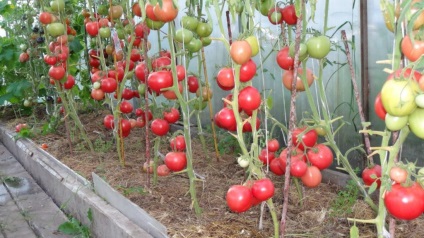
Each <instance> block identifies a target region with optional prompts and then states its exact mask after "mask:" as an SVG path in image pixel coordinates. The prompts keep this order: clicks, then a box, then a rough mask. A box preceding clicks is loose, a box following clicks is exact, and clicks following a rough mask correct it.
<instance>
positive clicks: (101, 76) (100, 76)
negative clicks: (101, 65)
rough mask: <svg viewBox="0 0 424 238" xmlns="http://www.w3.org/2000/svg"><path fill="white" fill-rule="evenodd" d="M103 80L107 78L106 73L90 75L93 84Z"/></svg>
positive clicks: (99, 72) (98, 72)
mask: <svg viewBox="0 0 424 238" xmlns="http://www.w3.org/2000/svg"><path fill="white" fill-rule="evenodd" d="M104 78H107V73H106V72H105V71H97V72H95V73H93V74H92V75H91V82H92V83H95V82H98V81H100V80H102V79H104Z"/></svg>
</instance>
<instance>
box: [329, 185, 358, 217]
mask: <svg viewBox="0 0 424 238" xmlns="http://www.w3.org/2000/svg"><path fill="white" fill-rule="evenodd" d="M359 192H360V191H359V188H358V186H357V185H356V183H355V181H354V180H349V181H348V182H347V184H346V187H345V188H344V189H343V190H341V191H339V192H338V194H337V197H336V198H335V199H334V200H333V201H332V203H331V207H330V216H331V217H341V216H347V215H349V214H351V213H352V212H353V210H352V207H353V205H354V204H355V203H356V201H357V199H358V197H359V194H360V193H359Z"/></svg>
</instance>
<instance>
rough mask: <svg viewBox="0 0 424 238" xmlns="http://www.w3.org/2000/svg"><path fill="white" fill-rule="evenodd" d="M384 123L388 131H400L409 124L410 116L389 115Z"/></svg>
mask: <svg viewBox="0 0 424 238" xmlns="http://www.w3.org/2000/svg"><path fill="white" fill-rule="evenodd" d="M384 122H385V123H386V127H387V129H389V130H391V131H399V130H400V129H402V128H403V127H405V126H406V124H407V123H408V116H403V117H397V116H392V115H390V114H389V113H387V114H386V118H385V120H384Z"/></svg>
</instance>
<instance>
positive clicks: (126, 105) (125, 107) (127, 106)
mask: <svg viewBox="0 0 424 238" xmlns="http://www.w3.org/2000/svg"><path fill="white" fill-rule="evenodd" d="M119 110H120V111H121V112H122V113H124V114H127V113H131V112H132V111H133V105H132V104H131V103H130V102H128V101H122V102H121V104H120V105H119Z"/></svg>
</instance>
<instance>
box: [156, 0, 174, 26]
mask: <svg viewBox="0 0 424 238" xmlns="http://www.w3.org/2000/svg"><path fill="white" fill-rule="evenodd" d="M153 13H154V14H155V16H156V19H157V20H159V21H162V22H170V21H173V20H174V19H175V18H176V17H177V15H178V8H177V7H176V6H174V2H173V0H162V6H160V5H159V3H157V4H156V6H154V7H153Z"/></svg>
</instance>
